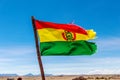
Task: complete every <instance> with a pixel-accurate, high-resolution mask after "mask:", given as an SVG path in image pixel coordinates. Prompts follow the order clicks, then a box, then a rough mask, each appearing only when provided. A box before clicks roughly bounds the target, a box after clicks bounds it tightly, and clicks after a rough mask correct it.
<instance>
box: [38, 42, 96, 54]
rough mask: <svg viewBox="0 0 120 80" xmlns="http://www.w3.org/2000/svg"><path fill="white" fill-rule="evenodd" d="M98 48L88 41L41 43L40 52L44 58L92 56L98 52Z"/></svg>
mask: <svg viewBox="0 0 120 80" xmlns="http://www.w3.org/2000/svg"><path fill="white" fill-rule="evenodd" d="M96 49H97V46H96V44H95V43H93V42H87V41H55V42H41V43H40V50H41V55H42V56H57V55H61V56H65V55H66V56H68V55H70V56H74V55H91V54H93V53H95V52H96Z"/></svg>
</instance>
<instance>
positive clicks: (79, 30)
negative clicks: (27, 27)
mask: <svg viewBox="0 0 120 80" xmlns="http://www.w3.org/2000/svg"><path fill="white" fill-rule="evenodd" d="M35 26H36V29H42V28H55V29H63V30H67V31H70V32H75V33H81V34H85V35H87V32H86V30H85V29H83V28H82V27H80V26H77V25H74V24H58V23H52V22H44V21H38V20H35Z"/></svg>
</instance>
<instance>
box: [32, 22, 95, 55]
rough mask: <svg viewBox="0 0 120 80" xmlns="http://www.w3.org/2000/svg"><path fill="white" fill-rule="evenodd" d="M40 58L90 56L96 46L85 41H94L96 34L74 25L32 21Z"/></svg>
mask: <svg viewBox="0 0 120 80" xmlns="http://www.w3.org/2000/svg"><path fill="white" fill-rule="evenodd" d="M34 24H35V28H36V30H37V33H38V36H39V42H40V51H41V55H42V56H49V55H52V56H53V55H55V56H57V55H66V56H67V55H91V54H93V53H95V51H96V49H97V46H96V44H95V43H93V42H88V41H87V40H92V39H95V36H96V32H94V31H93V30H85V29H83V28H82V27H80V26H77V25H74V24H58V23H52V22H44V21H38V20H34Z"/></svg>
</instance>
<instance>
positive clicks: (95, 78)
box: [0, 75, 120, 80]
mask: <svg viewBox="0 0 120 80" xmlns="http://www.w3.org/2000/svg"><path fill="white" fill-rule="evenodd" d="M19 77H21V78H22V80H42V79H41V77H40V76H31V77H27V76H16V77H10V76H9V77H8V76H6V77H5V76H4V77H0V80H17V79H18V78H19ZM80 77H84V78H85V79H86V80H120V75H77V76H73V75H69V76H68V75H67V76H65V75H60V76H47V77H46V80H81V79H79V78H80Z"/></svg>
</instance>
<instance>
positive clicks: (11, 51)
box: [0, 46, 35, 55]
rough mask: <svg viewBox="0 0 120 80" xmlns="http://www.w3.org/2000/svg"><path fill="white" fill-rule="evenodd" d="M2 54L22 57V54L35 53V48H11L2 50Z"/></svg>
mask: <svg viewBox="0 0 120 80" xmlns="http://www.w3.org/2000/svg"><path fill="white" fill-rule="evenodd" d="M0 53H1V54H9V55H10V54H14V55H22V54H29V53H35V48H34V47H31V46H11V47H5V48H0Z"/></svg>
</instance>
